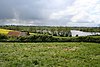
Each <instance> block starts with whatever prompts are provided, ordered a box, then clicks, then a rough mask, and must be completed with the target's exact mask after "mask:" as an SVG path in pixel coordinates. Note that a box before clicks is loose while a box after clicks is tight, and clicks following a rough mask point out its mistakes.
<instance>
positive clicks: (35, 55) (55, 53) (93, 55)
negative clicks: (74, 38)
mask: <svg viewBox="0 0 100 67" xmlns="http://www.w3.org/2000/svg"><path fill="white" fill-rule="evenodd" d="M0 67H100V43H86V42H79V43H77V42H65V43H59V42H56V43H7V42H6V43H4V42H3V43H2V42H1V43H0Z"/></svg>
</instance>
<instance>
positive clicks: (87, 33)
mask: <svg viewBox="0 0 100 67" xmlns="http://www.w3.org/2000/svg"><path fill="white" fill-rule="evenodd" d="M71 33H72V36H76V35H78V36H88V35H96V34H98V35H100V33H96V32H83V31H78V30H71Z"/></svg>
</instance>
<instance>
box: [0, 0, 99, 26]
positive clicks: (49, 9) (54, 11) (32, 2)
mask: <svg viewBox="0 0 100 67" xmlns="http://www.w3.org/2000/svg"><path fill="white" fill-rule="evenodd" d="M0 25H43V26H45V25H46V26H88V27H92V26H100V0H0Z"/></svg>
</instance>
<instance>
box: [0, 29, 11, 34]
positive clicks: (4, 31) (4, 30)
mask: <svg viewBox="0 0 100 67" xmlns="http://www.w3.org/2000/svg"><path fill="white" fill-rule="evenodd" d="M10 31H12V30H7V29H0V34H5V35H7V34H8V32H10Z"/></svg>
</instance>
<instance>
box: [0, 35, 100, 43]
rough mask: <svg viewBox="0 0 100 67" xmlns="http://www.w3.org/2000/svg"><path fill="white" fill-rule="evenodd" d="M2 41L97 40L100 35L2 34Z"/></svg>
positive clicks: (99, 41)
mask: <svg viewBox="0 0 100 67" xmlns="http://www.w3.org/2000/svg"><path fill="white" fill-rule="evenodd" d="M0 42H97V43H100V36H85V37H53V36H48V35H32V36H26V37H22V36H20V37H13V36H6V35H2V34H0Z"/></svg>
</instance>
